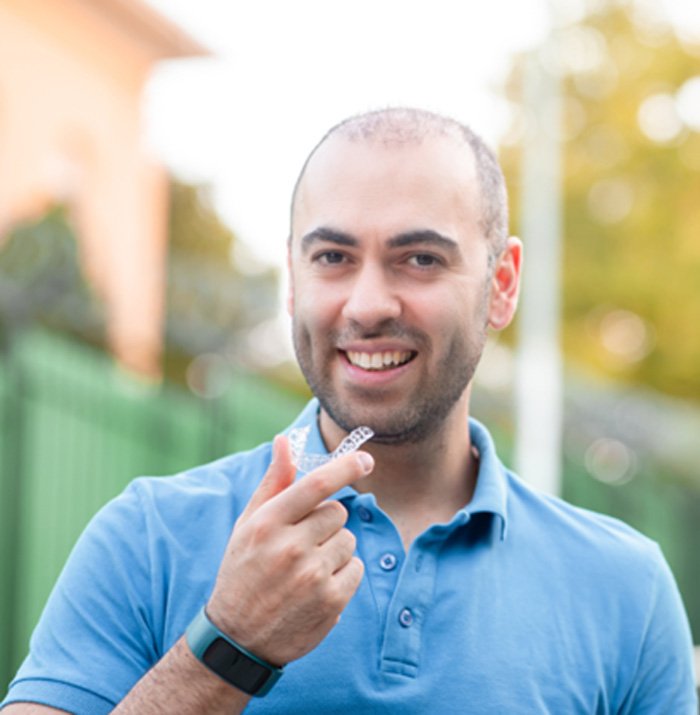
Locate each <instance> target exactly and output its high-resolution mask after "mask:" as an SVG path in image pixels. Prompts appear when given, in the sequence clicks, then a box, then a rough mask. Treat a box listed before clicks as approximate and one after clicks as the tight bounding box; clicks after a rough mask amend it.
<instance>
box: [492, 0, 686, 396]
mask: <svg viewBox="0 0 700 715" xmlns="http://www.w3.org/2000/svg"><path fill="white" fill-rule="evenodd" d="M552 60H554V61H555V62H556V69H557V70H558V71H559V72H560V73H561V75H562V93H563V97H562V100H563V109H564V141H563V147H562V152H563V198H564V227H563V241H564V244H563V245H564V258H563V276H562V277H563V328H562V336H563V347H564V350H565V353H566V355H567V357H568V358H569V359H570V360H575V361H578V362H582V363H584V364H585V365H586V366H588V367H591V368H593V369H594V370H596V371H599V372H603V373H605V374H607V375H612V376H615V377H617V378H621V379H623V380H626V381H629V382H633V383H637V384H644V385H648V386H652V387H654V388H657V389H660V390H662V391H665V392H668V393H672V394H677V395H682V396H686V397H688V396H689V397H693V398H695V399H700V369H698V368H699V367H700V330H698V324H699V323H700V290H699V288H700V202H699V198H698V197H700V134H699V133H698V132H699V131H700V119H698V114H700V107H698V106H697V104H696V105H695V114H694V115H693V117H691V119H692V121H688V117H687V115H688V112H687V110H688V101H689V90H690V89H691V87H694V88H695V93H694V94H693V95H692V96H690V101H695V102H696V103H700V97H699V95H700V89H698V85H700V82H698V80H695V81H696V82H698V84H694V83H692V82H691V80H694V78H697V77H698V76H699V75H700V67H699V64H698V50H697V48H692V47H688V46H684V45H683V44H682V43H681V42H680V41H679V40H678V38H677V37H676V36H675V35H674V34H673V32H672V31H671V30H670V28H668V27H664V26H661V25H658V24H656V25H654V24H651V23H650V22H649V21H648V18H644V17H643V16H640V15H639V9H638V8H637V7H636V6H635V5H634V4H632V3H629V2H612V3H608V4H607V5H604V6H603V7H602V8H600V9H599V10H597V11H596V12H593V13H591V14H590V15H589V16H587V17H586V18H585V19H584V20H583V21H581V22H579V23H577V24H575V25H572V26H570V27H567V28H563V29H561V30H559V42H558V46H557V53H556V54H555V55H554V56H552V55H550V56H549V57H547V56H545V58H544V60H543V61H544V63H545V64H547V62H548V61H549V62H551V61H552ZM521 65H522V63H516V65H515V66H514V69H513V71H512V73H511V75H510V78H509V81H508V86H507V93H508V95H509V97H510V98H511V100H513V101H514V103H515V104H516V105H517V103H518V102H519V100H520V87H521V76H520V67H521ZM550 68H551V64H550ZM693 98H694V99H693ZM683 102H685V105H684V106H682V103H683ZM684 109H685V110H686V111H685V122H684V111H683V110H684ZM696 122H697V124H696ZM526 141H527V116H525V115H524V114H523V113H522V112H521V113H520V114H519V116H518V117H517V119H516V121H515V122H514V125H513V132H512V134H511V137H510V140H507V141H506V143H505V145H504V146H503V148H502V161H503V164H504V169H505V171H506V174H507V177H508V183H509V185H510V187H511V189H512V191H511V195H512V200H513V202H514V205H515V206H517V205H518V200H519V195H520V187H519V186H518V173H519V172H518V164H519V158H520V148H521V147H522V145H523V142H526ZM514 214H515V215H516V220H515V223H516V229H517V211H515V212H514ZM526 251H527V247H526ZM526 255H527V253H526Z"/></svg>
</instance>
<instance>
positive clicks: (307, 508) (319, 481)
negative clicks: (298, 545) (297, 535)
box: [264, 452, 374, 524]
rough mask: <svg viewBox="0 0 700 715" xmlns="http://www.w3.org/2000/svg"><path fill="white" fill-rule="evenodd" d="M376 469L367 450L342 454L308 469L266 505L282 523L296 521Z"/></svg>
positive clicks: (294, 522)
mask: <svg viewBox="0 0 700 715" xmlns="http://www.w3.org/2000/svg"><path fill="white" fill-rule="evenodd" d="M373 468H374V459H372V456H371V455H370V454H368V453H367V452H353V453H352V454H346V455H343V456H342V457H338V458H337V459H333V460H332V461H330V462H328V463H327V464H324V465H323V466H322V467H319V468H318V469H314V471H313V472H309V474H307V475H306V476H305V477H302V478H301V479H300V480H299V481H297V482H295V483H294V484H292V485H291V486H289V487H287V489H285V490H284V491H283V492H281V493H280V494H277V495H276V496H274V497H273V498H272V499H270V501H268V502H267V503H266V504H265V505H264V508H265V509H266V510H272V511H273V512H274V513H275V515H276V518H277V519H279V520H280V521H281V522H283V523H287V524H296V522H298V521H301V520H302V519H303V518H304V517H305V516H307V514H310V513H311V512H312V511H313V510H314V509H315V508H316V507H317V506H318V505H319V504H320V503H321V502H322V501H324V500H326V499H328V497H330V496H332V495H333V494H335V493H336V492H337V491H338V490H339V489H342V488H343V487H345V486H348V485H349V484H352V483H353V482H356V481H357V480H358V479H361V478H362V477H364V476H366V475H367V474H369V473H370V472H371V471H372V469H373Z"/></svg>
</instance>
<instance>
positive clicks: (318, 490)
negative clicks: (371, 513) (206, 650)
mask: <svg viewBox="0 0 700 715" xmlns="http://www.w3.org/2000/svg"><path fill="white" fill-rule="evenodd" d="M372 466H373V463H372V460H371V457H369V455H366V454H359V455H358V454H351V455H347V456H346V457H343V458H340V459H338V460H335V461H334V462H331V463H329V464H327V465H324V466H323V467H321V468H320V469H318V470H316V471H314V472H312V473H311V474H309V475H308V476H306V477H304V479H301V480H300V481H298V482H296V483H294V476H295V472H296V470H295V468H294V465H293V464H292V462H291V455H290V450H289V444H288V442H287V440H286V439H285V438H284V437H278V438H277V439H276V440H275V443H274V451H273V461H272V464H271V465H270V468H269V470H268V472H267V473H266V475H265V477H264V478H263V480H262V481H261V483H260V485H259V487H258V489H257V490H256V492H255V493H254V494H253V496H252V498H251V500H250V502H249V504H248V506H247V507H246V509H245V511H244V512H243V514H242V515H241V517H240V519H239V520H238V521H237V522H236V525H235V527H234V530H233V533H232V535H231V539H230V540H229V544H228V546H227V548H226V553H225V555H224V559H223V561H222V564H221V567H220V569H219V574H218V576H217V580H216V585H215V587H214V592H213V594H212V597H211V599H210V600H209V603H208V604H207V612H208V615H209V617H210V618H211V620H212V621H213V622H214V623H215V624H216V625H217V626H218V627H219V628H220V629H221V630H222V631H224V632H225V633H226V634H227V635H229V636H230V637H231V638H233V639H234V640H235V641H236V642H237V643H239V644H240V645H242V646H243V647H244V648H246V649H248V650H249V651H250V652H252V653H255V655H257V656H258V657H259V658H262V659H263V660H266V661H268V662H269V663H272V664H274V665H278V666H281V665H284V664H286V663H288V662H290V661H292V660H295V659H296V658H299V657H301V656H302V655H304V654H306V653H308V652H309V651H310V650H312V649H313V648H315V647H316V645H318V643H320V641H321V640H322V639H323V638H324V637H325V636H326V635H327V633H328V632H329V631H330V629H331V628H332V627H333V626H334V625H335V623H336V622H337V620H338V618H339V616H340V613H341V612H342V610H343V609H344V608H345V606H346V605H347V603H348V601H349V600H350V598H351V597H352V596H353V594H354V593H355V591H356V590H357V587H358V586H359V584H360V581H361V580H362V574H363V566H362V562H361V561H360V560H359V559H358V558H357V557H355V556H354V555H353V554H354V550H355V539H354V537H353V535H352V534H351V533H350V532H349V531H347V530H346V529H345V528H343V527H344V525H345V521H346V519H347V513H346V511H345V509H344V507H342V505H340V504H339V503H337V502H328V501H326V499H328V497H330V496H331V495H332V494H334V493H335V492H337V491H338V490H339V489H341V488H342V487H343V486H346V485H348V484H352V483H353V482H355V481H357V480H358V479H360V478H361V477H363V476H365V475H366V474H367V473H369V471H371V469H372ZM249 699H250V696H248V695H246V694H245V693H243V692H242V691H240V690H238V689H237V688H234V687H233V686H231V685H229V684H227V683H225V682H224V681H223V680H221V679H220V678H219V677H218V676H217V675H215V674H214V673H212V672H210V671H209V670H208V669H207V667H206V666H204V665H203V664H202V663H201V662H200V661H199V660H198V659H197V658H195V657H194V655H193V654H192V652H191V651H190V649H189V647H188V645H187V643H186V641H185V639H184V638H181V639H180V640H179V641H178V642H177V643H176V644H175V646H174V647H173V648H172V649H171V650H170V651H169V652H168V653H167V654H166V655H165V656H164V657H163V658H162V659H161V660H160V661H159V663H157V664H156V666H155V667H154V668H152V669H151V670H150V671H149V672H148V673H147V674H146V675H145V676H144V677H143V678H142V679H141V680H140V681H139V682H138V683H137V684H136V686H135V687H134V688H133V689H132V691H131V692H130V693H129V694H128V695H127V697H126V698H125V699H124V700H123V701H122V702H121V704H120V705H118V706H117V708H116V709H115V710H114V712H115V713H119V714H121V715H136V713H138V714H139V715H150V714H151V713H154V714H155V713H163V712H178V713H181V715H189V714H190V713H191V714H192V715H195V714H197V715H201V714H202V713H211V714H212V715H213V714H214V713H239V712H242V711H243V709H244V708H245V706H246V705H247V703H248V700H249Z"/></svg>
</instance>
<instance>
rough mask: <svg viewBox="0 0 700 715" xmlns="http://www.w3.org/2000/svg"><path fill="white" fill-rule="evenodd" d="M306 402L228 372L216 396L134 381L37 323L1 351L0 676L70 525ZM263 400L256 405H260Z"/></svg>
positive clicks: (272, 427) (13, 658)
mask: <svg viewBox="0 0 700 715" xmlns="http://www.w3.org/2000/svg"><path fill="white" fill-rule="evenodd" d="M302 404H303V400H302V399H301V398H299V397H296V396H289V395H286V394H285V393H283V392H281V391H280V390H279V389H276V388H274V387H272V386H271V385H270V384H269V383H267V382H265V381H263V380H261V379H256V378H254V377H252V376H250V375H243V374H236V375H235V376H234V378H233V380H232V383H231V389H230V390H229V392H228V393H227V395H226V397H225V398H222V399H219V400H202V399H199V398H197V397H195V396H193V395H192V394H190V393H188V392H187V391H185V390H181V389H177V388H175V387H168V386H166V387H163V386H154V385H149V384H145V383H140V382H139V381H138V380H135V379H134V378H133V377H130V376H128V375H125V374H123V373H121V372H120V371H119V370H118V369H117V368H115V366H114V364H113V363H112V362H111V361H110V360H109V359H108V358H106V357H105V356H103V355H102V354H101V353H99V352H96V351H92V350H90V349H89V348H86V347H85V346H83V345H80V344H76V343H74V342H72V341H70V340H67V339H62V338H60V337H58V336H56V335H53V334H50V333H45V332H32V333H28V334H25V335H23V336H22V337H21V339H19V340H17V341H15V343H14V344H13V346H12V351H11V353H9V354H6V355H5V356H3V357H2V358H0V564H1V565H2V580H1V582H0V649H1V650H0V681H2V683H6V682H8V680H9V679H10V677H11V674H12V673H14V671H15V669H16V667H17V666H18V664H19V662H20V661H21V658H22V657H23V656H24V654H25V652H26V649H27V642H28V636H29V634H30V633H31V630H32V628H33V626H34V624H35V623H36V620H37V618H38V616H39V614H40V612H41V608H42V606H43V604H44V602H45V601H46V598H47V596H48V593H49V591H50V589H51V586H52V585H53V583H54V581H55V580H56V577H57V576H58V573H59V571H60V569H61V567H62V565H63V563H64V561H65V559H66V557H67V555H68V553H69V551H70V549H71V547H72V545H73V543H74V542H75V540H76V539H77V537H78V535H79V534H80V532H81V531H82V529H83V527H84V526H85V524H86V523H87V521H88V520H89V519H90V517H91V516H92V515H93V514H94V513H95V512H96V511H97V509H98V508H99V507H100V506H102V504H104V503H105V502H106V501H107V500H108V499H110V498H111V497H113V496H115V495H116V494H118V493H119V492H120V491H121V490H122V489H123V488H124V486H125V485H126V484H127V483H128V482H129V481H130V480H131V479H133V478H134V477H135V476H138V475H144V474H148V475H162V474H170V473H174V472H178V471H180V470H183V469H186V468H188V467H191V466H194V465H196V464H198V463H201V462H204V461H208V460H211V459H213V458H216V457H219V456H223V455H224V454H227V453H229V452H231V451H235V450H239V449H243V448H247V447H251V446H254V445H255V444H258V443H259V442H261V441H265V440H268V439H269V438H270V437H271V436H272V435H273V434H274V433H275V432H277V431H279V430H280V429H282V428H283V427H284V426H286V425H287V424H288V423H289V421H290V420H291V419H292V418H293V417H294V416H295V415H296V413H297V412H298V410H299V409H300V407H301V406H302ZM263 406H264V407H263Z"/></svg>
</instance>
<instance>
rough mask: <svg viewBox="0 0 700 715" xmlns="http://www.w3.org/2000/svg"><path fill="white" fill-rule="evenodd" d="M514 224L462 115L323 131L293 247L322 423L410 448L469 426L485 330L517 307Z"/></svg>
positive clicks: (303, 338) (298, 319) (310, 164)
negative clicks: (510, 228) (452, 427)
mask: <svg viewBox="0 0 700 715" xmlns="http://www.w3.org/2000/svg"><path fill="white" fill-rule="evenodd" d="M466 137H470V138H471V140H468V139H467V138H466ZM473 145H475V146H476V147H477V149H474V148H473ZM506 222H507V219H506V210H505V189H504V188H503V179H502V176H501V173H500V169H498V166H497V164H496V162H495V159H494V158H493V155H492V154H491V153H490V151H489V150H488V149H487V148H486V147H485V146H484V145H483V144H482V143H481V141H480V140H479V139H477V138H476V137H475V136H474V135H473V134H472V133H471V132H470V131H469V130H466V129H464V128H463V127H461V125H459V124H457V123H456V122H453V121H452V120H448V119H443V118H442V117H437V116H436V115H432V114H429V113H426V112H420V111H418V110H403V109H402V110H388V111H386V112H377V113H372V114H369V115H364V116H363V117H357V118H354V119H351V120H348V121H347V122H344V123H342V124H340V125H338V127H336V128H335V129H334V130H332V131H331V132H330V133H329V134H327V135H326V137H325V138H324V140H323V141H322V142H321V143H320V144H319V145H318V146H317V147H316V148H315V149H314V151H313V152H312V154H311V156H310V158H309V159H308V160H307V162H306V164H305V167H304V170H303V172H302V175H301V177H300V179H299V181H298V182H297V185H296V187H295V197H294V202H293V209H292V228H291V235H290V242H289V262H290V270H291V286H290V296H289V310H290V313H291V315H292V318H293V332H294V345H295V349H296V353H297V358H298V360H299V364H300V366H301V368H302V371H303V373H304V375H305V377H306V379H307V381H308V382H309V385H310V386H311V388H312V390H313V392H314V394H315V395H316V396H317V397H318V398H319V400H320V402H321V405H322V407H323V412H322V415H321V419H322V426H324V420H325V426H326V427H328V426H329V425H331V426H333V425H334V426H336V427H339V428H340V429H341V430H345V431H348V430H350V429H352V428H354V427H356V426H357V425H359V424H366V425H369V426H370V427H372V429H373V430H374V431H375V433H376V435H377V437H376V438H375V441H382V442H386V443H402V442H415V441H419V440H421V439H424V438H425V437H426V436H427V435H429V434H431V433H433V432H435V431H436V430H439V429H440V428H441V426H442V425H443V424H444V423H445V420H446V419H448V418H454V419H455V420H457V421H460V420H462V419H465V418H466V415H467V414H468V390H467V387H468V385H469V383H470V381H471V379H472V377H473V374H474V370H475V369H476V365H477V363H478V361H479V358H480V356H481V352H482V350H483V346H484V342H485V339H486V329H487V326H488V325H491V326H492V327H495V328H501V327H504V326H505V325H506V324H507V323H508V322H509V320H510V318H511V316H512V313H513V311H514V308H515V302H516V298H517V285H518V271H519V264H520V244H519V242H517V239H508V238H507V232H506V228H505V225H506ZM462 424H463V422H462Z"/></svg>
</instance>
